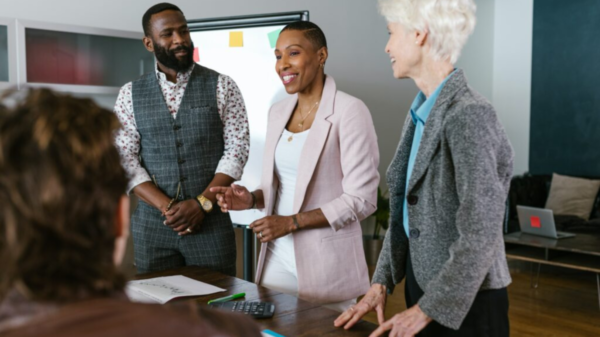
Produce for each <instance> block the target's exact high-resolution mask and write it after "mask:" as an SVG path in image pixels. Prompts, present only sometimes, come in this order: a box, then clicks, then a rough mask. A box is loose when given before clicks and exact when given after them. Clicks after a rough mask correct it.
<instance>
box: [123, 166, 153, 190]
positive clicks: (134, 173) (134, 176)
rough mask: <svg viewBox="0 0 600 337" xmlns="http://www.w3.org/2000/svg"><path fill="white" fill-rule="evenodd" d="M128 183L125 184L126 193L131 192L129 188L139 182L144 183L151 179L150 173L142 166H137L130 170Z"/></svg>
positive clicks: (131, 188)
mask: <svg viewBox="0 0 600 337" xmlns="http://www.w3.org/2000/svg"><path fill="white" fill-rule="evenodd" d="M129 173H130V177H129V184H127V195H129V194H131V190H133V188H134V187H136V186H137V185H139V184H142V183H145V182H147V181H152V179H150V175H148V172H147V171H146V170H145V169H144V168H143V167H138V168H135V169H133V170H131V171H130V172H129Z"/></svg>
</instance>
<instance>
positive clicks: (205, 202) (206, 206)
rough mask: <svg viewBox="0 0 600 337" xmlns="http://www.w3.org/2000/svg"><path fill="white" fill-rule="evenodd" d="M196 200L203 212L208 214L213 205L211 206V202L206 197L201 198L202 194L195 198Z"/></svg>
mask: <svg viewBox="0 0 600 337" xmlns="http://www.w3.org/2000/svg"><path fill="white" fill-rule="evenodd" d="M196 199H198V202H199V203H200V206H201V207H202V209H203V210H204V212H206V213H210V212H211V211H212V209H213V204H212V201H210V199H208V198H207V197H205V196H203V195H202V194H200V195H199V196H197V197H196Z"/></svg>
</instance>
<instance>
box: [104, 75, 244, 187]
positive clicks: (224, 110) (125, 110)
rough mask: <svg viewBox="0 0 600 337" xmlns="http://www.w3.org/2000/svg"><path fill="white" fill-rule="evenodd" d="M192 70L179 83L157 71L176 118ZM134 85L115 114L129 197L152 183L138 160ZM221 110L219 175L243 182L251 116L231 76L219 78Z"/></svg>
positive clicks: (124, 92)
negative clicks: (118, 125) (141, 186)
mask: <svg viewBox="0 0 600 337" xmlns="http://www.w3.org/2000/svg"><path fill="white" fill-rule="evenodd" d="M192 70H193V67H191V68H190V70H188V71H187V72H185V73H178V74H177V83H171V82H169V81H168V80H167V76H166V75H165V74H164V73H162V72H161V71H159V70H158V67H156V68H155V72H156V77H157V79H158V83H159V85H160V88H161V89H162V93H163V96H164V98H165V102H166V103H167V107H168V108H169V111H170V112H171V116H173V118H175V117H176V116H177V110H178V109H179V105H180V104H181V99H182V98H183V94H184V92H185V88H186V87H187V84H188V81H189V79H190V76H191V74H192ZM131 85H132V82H129V83H127V84H125V85H124V86H123V87H122V88H121V91H120V92H119V96H118V98H117V102H116V104H115V108H114V112H115V114H116V115H117V117H118V118H119V120H120V121H121V124H122V125H123V127H122V128H121V129H120V130H119V131H118V132H117V135H116V139H115V142H116V145H117V148H118V149H119V153H120V154H121V160H122V163H123V167H124V168H125V171H127V173H128V175H129V179H130V181H129V185H128V186H127V192H128V193H129V192H131V190H132V189H133V188H134V187H135V186H137V185H139V184H141V183H144V182H146V181H151V179H150V176H149V175H148V172H147V171H146V169H144V168H143V167H142V165H141V164H140V160H139V156H138V155H139V152H140V134H139V132H138V130H137V126H136V123H135V117H134V114H133V100H132V95H131ZM217 107H218V110H219V116H220V117H221V121H222V122H223V140H224V143H225V151H224V152H223V156H222V157H221V160H220V161H219V165H218V166H217V170H216V172H215V173H223V174H226V175H228V176H230V177H232V178H233V179H236V180H239V179H240V178H241V177H242V172H243V169H244V165H245V164H246V161H247V160H248V151H249V149H250V133H249V126H248V115H247V113H246V106H245V104H244V99H243V97H242V93H241V92H240V89H239V88H238V86H237V84H236V83H235V82H234V81H233V80H232V79H231V78H230V77H229V76H226V75H223V74H220V75H219V79H218V81H217Z"/></svg>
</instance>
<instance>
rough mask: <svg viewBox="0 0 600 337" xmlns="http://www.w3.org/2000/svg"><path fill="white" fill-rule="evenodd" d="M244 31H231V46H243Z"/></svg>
mask: <svg viewBox="0 0 600 337" xmlns="http://www.w3.org/2000/svg"><path fill="white" fill-rule="evenodd" d="M243 46H244V32H229V47H243Z"/></svg>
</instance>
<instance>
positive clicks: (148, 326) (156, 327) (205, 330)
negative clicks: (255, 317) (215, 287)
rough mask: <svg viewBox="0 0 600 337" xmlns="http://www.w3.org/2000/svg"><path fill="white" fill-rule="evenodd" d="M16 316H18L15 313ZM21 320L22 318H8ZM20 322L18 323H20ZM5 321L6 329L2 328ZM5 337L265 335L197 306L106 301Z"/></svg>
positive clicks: (37, 319) (28, 323)
mask: <svg viewBox="0 0 600 337" xmlns="http://www.w3.org/2000/svg"><path fill="white" fill-rule="evenodd" d="M15 314H16V313H15ZM3 318H4V319H5V322H4V323H6V320H12V321H19V317H18V316H17V317H15V316H12V317H6V316H5V317H3ZM15 318H16V319H15ZM2 323H3V322H2V319H0V325H2ZM0 336H2V337H29V336H31V337H33V336H47V337H51V336H52V337H54V336H56V337H58V336H61V337H70V336H73V337H74V336H78V337H79V336H111V337H120V336H123V337H132V336H144V337H154V336H177V337H187V336H195V337H204V336H206V337H208V336H211V337H213V336H214V337H217V336H218V337H221V336H223V337H230V336H257V337H259V336H261V334H260V331H259V329H258V326H257V325H256V324H255V323H254V322H252V320H251V319H250V318H248V317H244V316H241V315H237V314H230V313H224V312H220V311H216V310H213V309H209V308H199V307H197V306H196V305H194V304H193V303H191V302H185V303H183V302H182V303H180V304H177V303H176V304H172V305H167V306H161V305H158V304H139V303H131V302H129V301H127V300H125V299H115V298H105V299H94V300H87V301H82V302H78V303H74V304H69V305H65V306H62V307H60V308H58V309H56V310H50V312H46V313H42V314H37V315H34V316H29V317H26V318H25V321H24V322H23V321H21V324H18V325H17V327H14V326H13V327H12V328H11V327H8V328H7V327H6V326H5V329H0Z"/></svg>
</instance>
